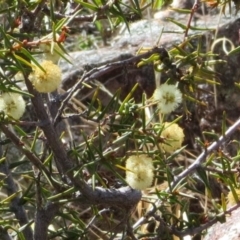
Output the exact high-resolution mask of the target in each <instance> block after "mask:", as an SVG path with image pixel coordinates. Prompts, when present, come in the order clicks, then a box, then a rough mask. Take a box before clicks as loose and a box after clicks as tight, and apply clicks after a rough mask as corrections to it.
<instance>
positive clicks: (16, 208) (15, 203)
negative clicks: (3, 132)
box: [0, 146, 33, 240]
mask: <svg viewBox="0 0 240 240" xmlns="http://www.w3.org/2000/svg"><path fill="white" fill-rule="evenodd" d="M0 155H1V158H2V157H3V151H2V147H1V146H0ZM0 172H2V173H4V174H5V175H6V178H5V179H4V183H5V185H6V190H7V194H8V196H11V195H12V194H16V193H17V192H18V190H19V189H18V187H17V185H16V184H15V182H14V179H13V177H12V174H11V171H10V170H9V166H8V164H7V160H6V159H5V161H3V162H2V163H1V164H0ZM10 207H11V210H12V211H13V212H14V214H15V217H16V219H17V220H18V222H19V224H20V226H24V225H26V224H28V217H27V213H26V211H25V209H24V206H23V205H22V204H21V197H19V196H16V197H14V198H13V199H12V200H11V205H10ZM3 230H4V229H1V228H0V233H1V231H2V234H3V235H2V234H0V235H1V236H5V237H4V239H8V237H7V232H4V231H3ZM23 234H24V237H25V239H26V240H32V239H33V232H32V229H31V227H30V226H26V227H25V228H24V229H23ZM1 239H2V238H1ZM9 239H10V237H9Z"/></svg>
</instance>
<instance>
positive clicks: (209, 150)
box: [170, 118, 240, 189]
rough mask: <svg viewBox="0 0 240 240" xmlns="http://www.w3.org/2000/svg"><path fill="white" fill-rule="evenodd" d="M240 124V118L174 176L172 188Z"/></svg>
mask: <svg viewBox="0 0 240 240" xmlns="http://www.w3.org/2000/svg"><path fill="white" fill-rule="evenodd" d="M239 126H240V118H239V119H238V120H237V121H236V122H235V123H234V124H233V125H232V126H231V127H230V128H229V129H228V130H227V131H226V132H225V134H224V135H223V136H221V137H220V138H219V139H218V140H217V141H215V142H213V143H212V144H211V145H210V146H209V147H208V148H206V149H205V150H204V152H202V153H201V154H200V155H199V156H198V158H197V159H196V160H195V161H194V162H193V163H192V164H191V165H190V166H189V167H188V168H187V169H185V170H184V171H183V172H181V173H180V174H179V175H178V176H176V177H175V178H174V181H173V182H172V183H171V187H170V188H171V189H173V188H175V187H176V186H177V184H178V183H179V182H180V181H181V180H182V179H183V178H185V177H186V176H188V175H190V174H191V173H192V172H193V171H194V170H195V169H196V168H197V167H199V166H200V165H201V164H202V162H203V161H204V160H206V158H207V156H208V155H209V154H210V153H212V152H213V151H214V150H216V149H217V148H218V147H220V146H221V145H222V144H223V143H224V142H225V141H227V140H228V139H229V137H231V135H232V134H234V133H235V132H236V130H237V128H238V127H239Z"/></svg>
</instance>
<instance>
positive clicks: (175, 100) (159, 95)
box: [152, 83, 182, 114]
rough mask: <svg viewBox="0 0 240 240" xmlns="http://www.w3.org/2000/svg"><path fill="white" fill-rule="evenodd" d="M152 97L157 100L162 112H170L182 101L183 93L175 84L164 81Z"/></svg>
mask: <svg viewBox="0 0 240 240" xmlns="http://www.w3.org/2000/svg"><path fill="white" fill-rule="evenodd" d="M152 99H153V101H156V102H157V104H158V108H159V110H160V112H161V113H163V114H168V113H171V112H172V111H174V110H175V109H176V108H177V107H178V105H179V104H180V103H181V102H182V93H181V92H180V90H179V89H178V88H177V87H176V86H175V85H171V84H167V83H164V84H162V85H160V87H158V88H157V89H155V91H154V93H153V96H152Z"/></svg>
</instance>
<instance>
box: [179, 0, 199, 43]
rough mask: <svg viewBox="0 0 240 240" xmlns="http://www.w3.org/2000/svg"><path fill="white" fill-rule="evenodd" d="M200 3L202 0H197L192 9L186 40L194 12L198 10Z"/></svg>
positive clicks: (185, 35)
mask: <svg viewBox="0 0 240 240" xmlns="http://www.w3.org/2000/svg"><path fill="white" fill-rule="evenodd" d="M199 4H200V0H195V3H194V4H193V7H192V9H191V14H190V17H189V19H188V23H187V28H186V31H185V33H184V38H183V39H184V41H185V39H186V38H187V36H188V31H189V29H190V27H191V22H192V19H193V16H194V13H195V12H196V11H197V9H198V8H199Z"/></svg>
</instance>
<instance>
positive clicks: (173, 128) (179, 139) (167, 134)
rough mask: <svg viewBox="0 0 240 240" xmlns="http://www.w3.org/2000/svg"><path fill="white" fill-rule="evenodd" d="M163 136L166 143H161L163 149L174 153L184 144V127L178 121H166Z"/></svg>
mask: <svg viewBox="0 0 240 240" xmlns="http://www.w3.org/2000/svg"><path fill="white" fill-rule="evenodd" d="M161 137H163V138H164V143H161V147H162V149H163V150H164V151H165V152H168V153H172V152H174V151H176V150H177V149H179V148H181V146H182V143H183V140H184V133H183V129H182V128H181V127H179V126H178V124H176V123H169V122H166V123H164V129H163V131H162V132H161Z"/></svg>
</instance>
